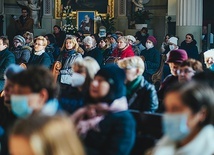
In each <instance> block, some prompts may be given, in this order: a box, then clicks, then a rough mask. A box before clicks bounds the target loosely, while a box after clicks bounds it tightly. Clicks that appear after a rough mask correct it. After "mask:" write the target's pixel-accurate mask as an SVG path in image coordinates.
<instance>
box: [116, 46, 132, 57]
mask: <svg viewBox="0 0 214 155" xmlns="http://www.w3.org/2000/svg"><path fill="white" fill-rule="evenodd" d="M112 56H114V57H120V59H123V58H126V57H132V56H134V51H133V49H132V47H131V46H130V45H128V46H127V47H125V48H124V49H123V50H120V49H118V48H116V49H115V50H114V51H113V53H112Z"/></svg>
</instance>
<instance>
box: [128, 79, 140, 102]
mask: <svg viewBox="0 0 214 155" xmlns="http://www.w3.org/2000/svg"><path fill="white" fill-rule="evenodd" d="M141 81H142V76H138V77H137V78H136V79H134V80H133V81H131V82H129V83H127V84H126V96H127V98H130V97H131V96H132V94H133V93H134V92H135V91H136V90H137V89H138V88H139V86H140V83H141Z"/></svg>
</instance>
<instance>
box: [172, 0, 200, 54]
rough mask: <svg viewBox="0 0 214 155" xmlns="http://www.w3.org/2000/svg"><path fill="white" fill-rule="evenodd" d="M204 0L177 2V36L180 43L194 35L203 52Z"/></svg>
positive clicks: (180, 0)
mask: <svg viewBox="0 0 214 155" xmlns="http://www.w3.org/2000/svg"><path fill="white" fill-rule="evenodd" d="M202 15H203V0H177V14H176V34H177V35H178V37H179V38H180V39H179V43H181V42H182V41H183V40H184V39H185V35H186V34H187V33H192V34H193V35H194V38H195V40H196V41H197V46H198V50H199V52H201V35H202Z"/></svg>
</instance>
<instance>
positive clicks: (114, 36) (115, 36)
mask: <svg viewBox="0 0 214 155" xmlns="http://www.w3.org/2000/svg"><path fill="white" fill-rule="evenodd" d="M111 37H112V38H114V39H115V40H116V41H117V39H118V37H117V35H116V34H115V33H113V34H112V35H111Z"/></svg>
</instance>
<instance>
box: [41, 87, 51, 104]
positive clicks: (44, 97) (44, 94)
mask: <svg viewBox="0 0 214 155" xmlns="http://www.w3.org/2000/svg"><path fill="white" fill-rule="evenodd" d="M39 95H40V103H43V104H45V103H46V102H47V101H48V98H49V94H48V91H47V89H42V90H41V91H40V92H39Z"/></svg>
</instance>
